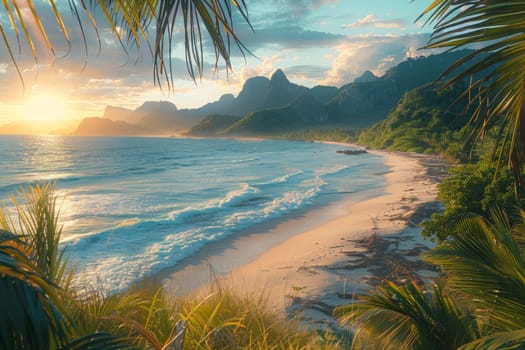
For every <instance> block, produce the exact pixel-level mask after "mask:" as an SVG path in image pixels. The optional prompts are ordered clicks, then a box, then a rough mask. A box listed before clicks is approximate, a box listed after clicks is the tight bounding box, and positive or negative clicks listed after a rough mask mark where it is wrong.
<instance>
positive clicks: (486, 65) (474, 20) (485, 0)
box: [421, 0, 525, 186]
mask: <svg viewBox="0 0 525 350" xmlns="http://www.w3.org/2000/svg"><path fill="white" fill-rule="evenodd" d="M524 15H525V3H524V2H523V1H518V0H506V1H493V0H480V1H470V0H435V1H434V2H433V3H432V4H431V5H430V6H428V8H427V9H426V10H425V12H424V13H423V14H422V15H421V17H427V23H432V24H433V25H434V32H433V33H432V37H431V39H430V42H429V44H428V46H427V48H448V49H451V50H452V49H459V48H464V47H469V48H470V47H475V48H476V49H475V50H474V52H472V53H470V54H468V55H466V56H465V57H464V58H463V59H462V60H460V61H458V62H457V63H456V64H454V65H453V66H451V67H450V68H449V69H448V70H447V71H446V72H445V73H444V76H447V75H453V78H452V79H451V80H450V81H449V84H452V83H455V82H457V81H459V80H471V79H472V77H475V79H474V81H473V82H472V83H471V85H470V87H469V88H468V90H467V94H469V95H471V96H474V97H476V99H475V100H476V102H479V103H478V107H477V108H476V110H475V112H474V113H473V115H472V118H471V120H470V123H471V125H472V126H473V127H474V130H476V131H477V132H478V133H480V134H484V133H485V132H486V131H487V130H489V129H490V128H492V127H496V126H497V127H500V128H503V129H505V130H506V131H505V132H506V134H507V136H506V137H504V138H503V139H501V140H500V144H499V145H498V146H499V148H498V149H499V152H500V154H499V159H500V160H502V159H504V158H506V159H507V163H508V165H509V166H510V167H511V168H512V169H513V171H514V175H515V177H516V179H517V181H518V183H519V184H520V185H522V186H523V185H525V181H524V179H523V177H522V174H521V170H522V169H521V167H522V165H523V164H524V163H525V152H524V151H525V84H523V82H524V81H525V69H523V66H524V65H525V40H524V39H525V33H524V29H523V16H524Z"/></svg>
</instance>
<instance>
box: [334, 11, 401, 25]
mask: <svg viewBox="0 0 525 350" xmlns="http://www.w3.org/2000/svg"><path fill="white" fill-rule="evenodd" d="M406 25H407V24H406V22H405V21H404V20H402V19H392V20H380V19H379V18H377V16H376V15H374V14H369V15H366V16H365V17H363V18H361V19H358V20H357V21H355V22H353V23H349V24H345V25H343V26H342V27H343V28H382V29H403V28H406Z"/></svg>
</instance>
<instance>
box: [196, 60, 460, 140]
mask: <svg viewBox="0 0 525 350" xmlns="http://www.w3.org/2000/svg"><path fill="white" fill-rule="evenodd" d="M464 54H465V52H464V51H462V52H449V53H443V54H439V55H433V56H428V57H420V58H417V59H408V60H407V61H405V62H402V63H401V64H399V65H397V66H395V67H393V68H391V69H390V70H388V71H387V72H386V73H385V75H384V76H382V77H375V76H374V75H373V74H372V73H371V72H368V73H367V72H365V73H363V75H362V76H361V77H359V78H358V79H356V80H355V81H354V82H352V83H349V84H346V85H343V86H342V87H341V88H340V89H338V90H337V93H336V94H335V95H332V94H333V93H334V92H335V90H333V88H330V87H315V88H313V89H311V90H310V92H313V91H314V90H315V91H316V93H317V97H316V96H313V94H311V93H310V94H308V93H305V94H303V95H301V96H298V97H296V98H295V99H294V100H293V101H292V102H290V103H289V104H288V105H286V106H283V107H279V108H266V109H261V110H254V111H252V112H250V113H247V114H245V115H244V116H243V117H242V118H241V119H239V120H235V121H234V122H233V123H232V125H230V126H228V127H225V128H224V130H219V129H218V128H215V129H214V130H210V131H209V132H208V133H207V135H210V136H214V135H215V136H218V135H230V136H266V137H282V136H283V135H286V134H289V133H291V132H300V131H304V130H307V129H327V128H346V129H356V128H367V127H370V126H371V125H373V124H374V123H376V122H378V121H381V120H384V119H385V118H387V116H388V113H389V112H390V111H391V110H393V109H394V108H395V107H396V105H397V104H398V102H399V101H400V100H401V99H402V97H403V96H404V94H405V93H406V92H408V91H410V90H412V89H414V88H417V87H420V86H422V85H425V84H429V83H431V82H434V81H436V80H437V79H438V78H439V77H440V75H441V74H442V73H443V72H444V71H445V70H446V69H447V68H448V67H449V66H450V65H451V64H453V63H454V62H455V61H456V60H458V59H459V58H460V57H462V56H463V55H464ZM252 79H253V80H251V81H250V82H248V81H247V83H246V84H245V88H246V89H244V88H243V91H242V92H241V93H240V94H239V98H240V99H241V100H242V99H243V98H244V97H243V96H245V95H246V94H248V92H247V91H251V89H255V87H256V86H263V85H264V84H266V83H268V80H267V79H266V80H265V78H260V79H259V78H252ZM272 79H273V80H274V81H277V82H278V84H276V85H281V86H284V85H285V84H286V82H287V79H286V77H285V76H284V73H283V72H282V71H278V72H276V73H275V74H274V77H272ZM265 86H266V85H265ZM320 92H325V96H324V98H320V97H318V96H319V95H320ZM330 96H332V97H330ZM239 98H238V99H239ZM254 109H256V108H254ZM232 120H233V119H232ZM209 122H210V121H209V120H207V121H206V123H209ZM205 128H206V126H205V125H202V124H197V125H196V130H198V133H199V134H202V133H205V132H204V130H205ZM193 133H194V130H193V129H192V130H190V132H189V133H188V134H189V135H193Z"/></svg>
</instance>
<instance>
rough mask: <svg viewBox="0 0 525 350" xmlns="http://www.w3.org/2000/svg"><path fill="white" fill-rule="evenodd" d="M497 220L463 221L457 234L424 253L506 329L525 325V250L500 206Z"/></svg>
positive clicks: (480, 309) (519, 232) (454, 285)
mask: <svg viewBox="0 0 525 350" xmlns="http://www.w3.org/2000/svg"><path fill="white" fill-rule="evenodd" d="M492 220H493V222H494V223H493V224H489V223H488V222H487V221H486V220H485V219H482V218H479V217H478V218H472V219H466V220H464V221H462V222H461V223H460V224H458V226H457V227H456V228H455V235H454V236H455V237H456V238H455V239H454V240H450V241H448V242H445V243H444V244H442V245H441V246H438V247H436V248H434V249H433V250H431V251H430V252H429V253H427V254H426V255H425V258H426V259H427V260H428V261H430V262H432V263H435V264H437V265H440V266H441V267H442V269H443V272H444V273H445V276H446V278H447V281H448V282H449V285H450V287H451V288H453V289H454V290H455V291H457V292H458V293H461V294H463V295H466V296H468V298H470V299H474V300H476V304H477V305H478V308H477V312H478V313H479V314H480V316H481V317H485V318H487V317H488V318H489V319H490V320H491V323H493V325H494V326H495V327H497V328H498V329H501V330H514V329H522V328H525V294H524V293H523V291H524V290H525V255H524V254H523V250H522V248H521V246H520V244H519V243H518V242H517V240H516V239H515V238H514V237H515V236H516V235H519V236H521V237H523V236H524V234H525V232H524V231H523V227H524V226H523V225H521V226H516V227H514V228H512V227H511V225H510V224H509V221H508V219H507V218H506V216H505V215H503V214H501V213H498V212H495V213H493V215H492Z"/></svg>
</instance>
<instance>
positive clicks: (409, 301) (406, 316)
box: [334, 281, 478, 349]
mask: <svg viewBox="0 0 525 350" xmlns="http://www.w3.org/2000/svg"><path fill="white" fill-rule="evenodd" d="M334 315H335V316H336V317H337V318H339V319H340V320H341V321H342V322H351V323H352V324H353V325H354V326H355V327H357V330H356V333H355V338H354V346H355V347H357V348H363V349H365V348H374V346H375V348H377V349H456V348H457V347H458V346H459V345H461V344H465V343H467V342H468V341H471V340H473V339H476V336H477V334H478V330H477V326H476V324H475V322H474V318H473V317H469V316H468V313H465V312H464V310H462V308H460V307H459V306H458V304H457V303H456V301H455V300H454V299H453V298H451V296H449V295H448V294H447V293H446V292H445V291H444V290H443V289H441V288H440V287H439V286H437V285H434V286H432V287H430V288H428V287H421V286H419V285H418V284H416V283H415V282H413V281H412V282H410V283H408V284H406V285H402V286H398V285H396V284H394V283H388V284H387V285H386V286H384V287H378V288H377V290H376V291H374V292H372V293H371V294H366V295H361V296H359V302H357V303H354V304H351V305H347V306H343V307H339V308H337V309H336V310H335V313H334Z"/></svg>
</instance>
